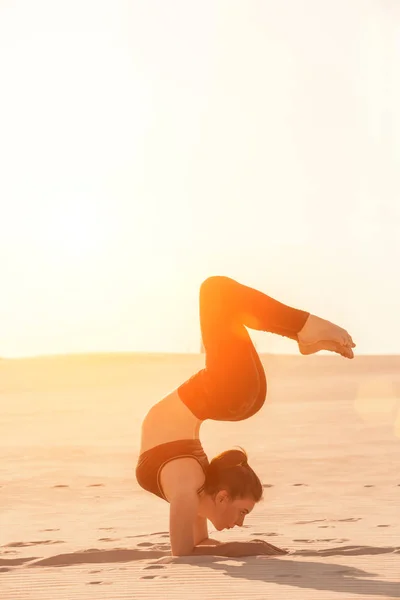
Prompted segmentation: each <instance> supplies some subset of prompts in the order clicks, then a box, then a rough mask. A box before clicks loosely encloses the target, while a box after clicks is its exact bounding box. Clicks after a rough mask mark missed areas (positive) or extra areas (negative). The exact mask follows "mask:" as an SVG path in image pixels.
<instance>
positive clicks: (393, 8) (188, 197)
mask: <svg viewBox="0 0 400 600" xmlns="http://www.w3.org/2000/svg"><path fill="white" fill-rule="evenodd" d="M399 60H400V4H399V2H398V0H336V1H335V2H320V0H303V1H302V2H298V0H279V1H278V0H258V1H256V0H242V1H237V0H224V1H221V0H220V1H218V0H203V1H202V2H188V1H187V0H179V1H178V0H169V2H165V0H142V1H133V0H68V2H67V1H65V2H59V1H58V2H54V0H47V1H44V0H35V2H32V1H31V0H26V1H21V0H15V1H12V0H1V1H0V81H1V94H0V164H1V176H0V203H1V222H0V261H1V284H2V285H1V290H0V355H1V356H27V355H36V354H51V353H64V352H87V351H94V352H98V351H157V352H159V351H160V352H161V351H173V352H175V351H176V352H186V351H191V352H197V351H198V350H199V326H198V287H199V285H200V283H201V281H202V280H203V279H204V278H206V277H207V276H208V275H213V274H224V275H228V276H230V277H234V278H236V279H238V280H239V281H241V282H242V283H246V284H247V285H251V286H255V287H258V288H259V289H261V290H263V291H265V292H266V293H267V294H269V295H271V296H273V297H275V298H277V299H279V300H281V301H282V302H285V303H287V304H290V305H292V306H297V307H298V308H303V309H305V310H309V311H311V312H313V313H314V314H318V315H319V316H321V317H325V318H328V319H330V320H332V321H336V322H338V324H340V325H341V326H343V327H345V328H347V329H348V330H349V332H350V333H351V335H352V336H353V338H354V340H355V341H356V343H357V351H358V352H359V353H367V354H370V353H400V312H399V307H400V283H399V261H400V176H399V174H400V168H399V167H400V163H399V161H400V108H399V107H400V83H399V81H400V77H399V69H398V65H399ZM254 340H255V341H256V343H257V347H258V349H259V350H260V351H265V352H297V348H296V347H295V346H294V344H293V342H292V341H290V340H285V339H283V338H280V337H277V336H271V335H267V334H259V333H257V334H255V335H254Z"/></svg>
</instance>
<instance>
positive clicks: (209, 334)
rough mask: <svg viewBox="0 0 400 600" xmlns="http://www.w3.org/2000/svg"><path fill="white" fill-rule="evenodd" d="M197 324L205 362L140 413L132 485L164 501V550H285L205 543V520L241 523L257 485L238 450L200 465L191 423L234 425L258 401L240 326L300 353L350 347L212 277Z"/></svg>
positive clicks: (253, 362)
mask: <svg viewBox="0 0 400 600" xmlns="http://www.w3.org/2000/svg"><path fill="white" fill-rule="evenodd" d="M200 325H201V333H202V339H203V345H204V348H205V352H206V357H205V359H206V360H205V368H204V369H201V370H200V371H199V372H198V373H196V374H195V375H193V376H192V377H191V378H190V379H188V380H187V381H186V382H185V383H183V384H182V385H180V386H179V387H178V388H177V389H176V390H174V391H173V392H171V393H170V394H169V395H167V396H166V397H165V398H163V399H162V400H161V401H160V402H158V403H157V404H156V405H155V406H153V407H152V408H151V409H150V411H149V412H148V414H147V415H146V417H145V419H144V422H143V425H142V439H141V449H140V456H139V460H138V464H137V467H136V477H137V480H138V483H139V485H141V487H143V488H144V489H145V490H148V491H149V492H151V493H153V494H155V495H157V496H159V497H160V498H162V499H164V500H166V501H167V502H169V504H170V541H171V552H172V555H173V556H182V555H193V554H213V555H219V556H229V557H234V556H250V555H257V554H277V553H285V551H282V550H279V549H278V548H276V547H275V546H272V545H270V544H267V543H265V542H263V541H261V540H254V541H253V542H231V543H227V544H226V543H225V544H220V543H219V542H217V541H215V540H211V539H209V537H208V531H207V520H209V521H211V523H212V524H213V525H214V527H215V528H216V529H217V530H218V531H221V530H222V529H230V528H232V527H234V526H235V525H238V526H241V525H243V521H244V519H245V516H246V515H247V514H249V513H250V512H251V510H252V509H253V508H254V506H255V504H256V503H257V502H259V500H260V499H261V497H262V490H263V488H262V484H261V482H260V480H259V479H258V477H257V475H256V474H255V473H254V471H253V470H252V469H251V467H250V466H249V464H248V462H247V456H246V453H245V452H244V451H243V450H228V451H226V452H223V453H222V454H220V455H219V456H217V457H215V458H214V459H213V460H212V461H211V462H210V463H209V462H208V459H207V456H206V454H205V453H204V450H203V448H202V446H201V443H200V439H199V431H200V425H201V423H202V422H203V421H205V420H206V419H213V420H217V421H241V420H243V419H247V418H249V417H251V416H252V415H254V414H255V413H256V412H257V411H258V410H260V408H261V406H262V405H263V404H264V401H265V397H266V391H267V385H266V379H265V373H264V369H263V366H262V364H261V361H260V358H259V356H258V354H257V352H256V350H255V348H254V345H253V343H252V342H251V339H250V336H249V334H248V332H247V330H246V327H249V328H251V329H258V330H261V331H268V332H271V333H276V334H278V335H282V336H285V337H288V338H291V339H293V340H295V341H296V342H297V343H298V346H299V350H300V352H301V353H302V354H313V353H315V352H318V351H319V350H330V351H333V352H337V353H338V354H341V355H342V356H344V357H346V358H353V357H354V355H353V351H352V348H354V347H355V344H354V343H353V340H352V339H351V337H350V335H349V334H348V333H347V332H346V331H345V330H344V329H341V328H340V327H338V326H336V325H334V324H333V323H331V322H329V321H325V320H324V319H320V318H319V317H316V316H315V315H311V314H310V313H308V312H304V311H302V310H298V309H296V308H291V307H289V306H286V305H285V304H282V303H281V302H278V301H277V300H274V299H273V298H271V297H269V296H267V295H265V294H263V293H262V292H260V291H258V290H255V289H252V288H250V287H247V286H245V285H242V284H240V283H238V282H237V281H235V280H233V279H230V278H228V277H220V276H215V277H209V278H208V279H206V280H205V281H204V282H203V283H202V285H201V288H200Z"/></svg>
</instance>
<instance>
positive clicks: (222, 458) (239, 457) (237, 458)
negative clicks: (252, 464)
mask: <svg viewBox="0 0 400 600" xmlns="http://www.w3.org/2000/svg"><path fill="white" fill-rule="evenodd" d="M211 464H212V465H213V466H215V467H217V468H218V467H220V468H223V469H230V468H232V467H245V466H248V462H247V454H246V451H245V450H243V448H239V449H233V450H225V452H222V453H221V454H219V455H218V456H216V457H215V458H213V460H212V461H211Z"/></svg>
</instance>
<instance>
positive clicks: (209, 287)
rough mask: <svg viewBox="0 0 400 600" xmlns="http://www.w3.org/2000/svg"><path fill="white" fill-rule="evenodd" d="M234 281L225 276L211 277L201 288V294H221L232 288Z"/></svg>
mask: <svg viewBox="0 0 400 600" xmlns="http://www.w3.org/2000/svg"><path fill="white" fill-rule="evenodd" d="M231 282H232V280H231V279H230V278H229V277H226V276H224V275H211V276H210V277H207V279H205V280H204V281H203V283H202V284H201V286H200V294H202V295H204V294H205V295H209V294H210V295H211V294H215V293H217V292H218V293H220V292H221V291H223V290H225V289H227V287H229V286H230V284H231Z"/></svg>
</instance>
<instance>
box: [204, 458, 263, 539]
mask: <svg viewBox="0 0 400 600" xmlns="http://www.w3.org/2000/svg"><path fill="white" fill-rule="evenodd" d="M204 493H205V495H206V497H207V498H208V499H209V502H208V503H207V505H208V511H207V512H208V514H207V515H206V516H207V518H208V519H209V520H210V521H211V522H212V523H213V525H214V527H215V528H216V529H218V530H219V531H221V530H222V529H229V528H231V527H234V526H235V525H239V526H241V525H243V521H244V518H245V516H246V514H248V513H249V512H251V510H252V509H253V508H254V505H255V504H256V503H257V502H259V501H260V500H261V498H262V493H263V487H262V484H261V481H260V480H259V478H258V477H257V475H256V474H255V473H254V471H253V469H252V468H251V467H250V466H249V464H248V462H247V454H246V452H245V451H244V450H243V449H242V448H240V449H238V450H226V451H225V452H222V453H221V454H219V455H218V456H216V457H215V458H213V459H212V461H211V462H210V466H209V468H208V469H207V473H206V479H205V482H204Z"/></svg>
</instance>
